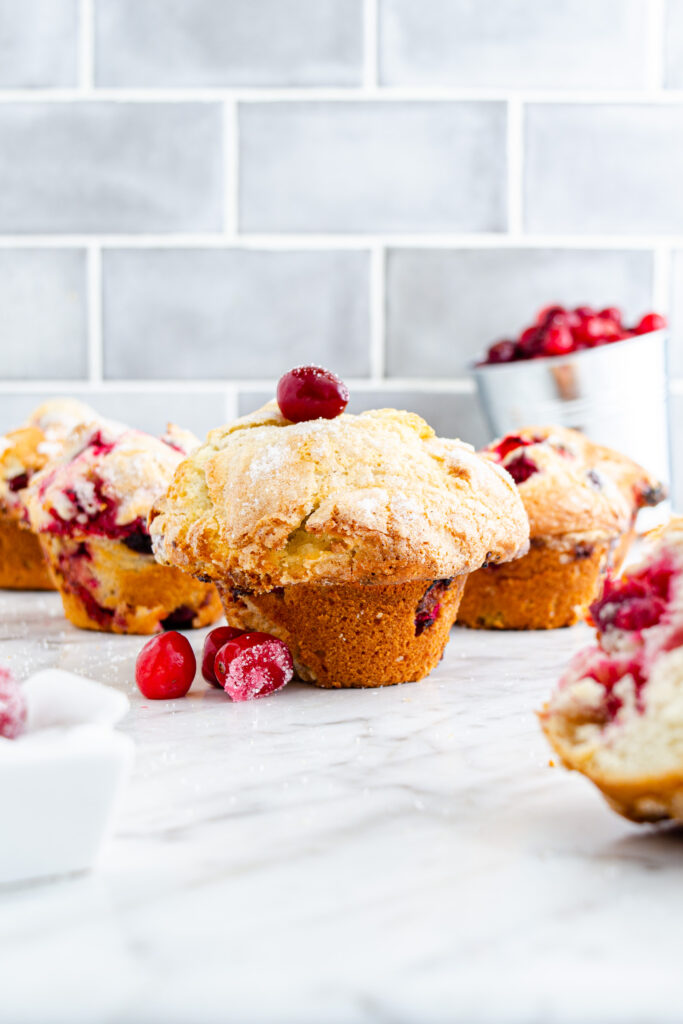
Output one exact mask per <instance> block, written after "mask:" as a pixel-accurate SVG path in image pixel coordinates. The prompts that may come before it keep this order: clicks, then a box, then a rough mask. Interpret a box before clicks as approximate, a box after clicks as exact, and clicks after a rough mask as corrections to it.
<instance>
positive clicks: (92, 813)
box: [0, 669, 134, 883]
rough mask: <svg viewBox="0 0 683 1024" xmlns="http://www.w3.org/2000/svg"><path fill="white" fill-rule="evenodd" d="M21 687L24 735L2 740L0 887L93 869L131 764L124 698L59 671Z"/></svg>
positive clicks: (40, 675) (41, 675) (48, 671)
mask: <svg viewBox="0 0 683 1024" xmlns="http://www.w3.org/2000/svg"><path fill="white" fill-rule="evenodd" d="M23 686H24V693H25V695H26V702H27V705H28V721H27V729H26V732H25V733H24V734H23V735H22V736H20V737H19V738H18V739H15V740H6V739H2V738H0V822H2V827H1V832H2V842H0V883H8V882H18V881H27V880H29V879H39V878H46V877H49V876H53V875H62V874H67V873H72V872H77V871H86V870H88V869H89V868H91V867H92V866H93V864H94V863H95V861H96V859H97V856H98V854H99V852H100V850H101V848H102V844H103V841H104V839H105V838H106V835H107V832H108V830H109V827H110V825H111V821H112V817H113V812H114V809H115V805H116V800H117V797H118V795H119V793H120V790H121V788H122V784H123V782H124V779H125V777H126V775H127V774H128V771H129V770H130V767H131V765H132V762H133V751H134V745H133V742H132V740H131V739H130V738H129V737H128V736H123V735H122V734H121V733H117V732H115V730H114V726H115V725H116V724H117V722H119V721H120V720H121V719H122V718H123V716H124V715H125V714H126V712H127V711H128V707H129V702H128V699H127V697H125V696H124V695H123V694H122V693H119V692H118V691H117V690H113V689H111V688H110V687H107V686H103V685H102V684H101V683H96V682H94V681H93V680H91V679H84V678H83V677H81V676H76V675H73V674H72V673H71V672H64V671H62V670H61V669H46V670H44V671H42V672H38V673H36V674H35V675H34V676H31V677H30V678H29V679H28V680H26V682H25V683H24V684H23Z"/></svg>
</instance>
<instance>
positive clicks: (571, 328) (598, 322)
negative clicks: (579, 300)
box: [481, 305, 666, 365]
mask: <svg viewBox="0 0 683 1024" xmlns="http://www.w3.org/2000/svg"><path fill="white" fill-rule="evenodd" d="M662 327H666V320H665V319H664V317H663V316H660V315H659V313H646V315H645V316H644V317H642V318H641V319H640V320H639V321H638V323H637V324H636V325H635V327H626V326H625V325H624V323H623V320H622V314H621V310H619V309H617V308H616V306H608V307H607V308H606V309H601V310H599V311H597V310H595V309H593V308H592V307H591V306H577V307H576V309H565V307H564V306H557V305H556V306H545V307H544V308H543V309H541V310H540V311H539V313H538V315H537V316H536V320H535V321H534V323H533V324H531V325H530V326H529V327H526V328H525V329H524V330H523V331H522V333H521V334H520V335H519V337H518V338H517V340H516V341H515V340H513V339H511V338H505V339H503V341H497V342H496V343H495V345H491V347H490V348H489V350H488V352H487V353H486V358H485V359H483V360H482V363H481V365H489V364H491V363H511V362H514V361H518V360H523V359H543V358H545V357H546V356H564V355H568V354H569V353H570V352H580V351H581V350H582V349H586V348H597V347H598V346H599V345H609V344H611V343H612V342H615V341H621V340H622V339H624V338H633V337H635V336H636V335H639V334H649V333H650V332H651V331H658V330H660V329H661V328H662Z"/></svg>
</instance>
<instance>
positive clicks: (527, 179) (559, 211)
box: [524, 103, 683, 234]
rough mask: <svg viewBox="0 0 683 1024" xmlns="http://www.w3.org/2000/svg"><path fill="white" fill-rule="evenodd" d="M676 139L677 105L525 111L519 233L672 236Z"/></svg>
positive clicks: (680, 216) (682, 203)
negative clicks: (521, 225) (521, 226)
mask: <svg viewBox="0 0 683 1024" xmlns="http://www.w3.org/2000/svg"><path fill="white" fill-rule="evenodd" d="M682 133H683V106H680V105H677V104H668V105H660V106H657V105H654V104H649V103H643V104H631V103H627V104H604V103H598V104H552V103H549V104H530V105H529V106H528V107H527V108H526V131H525V164H524V209H525V217H524V219H525V227H526V229H527V230H528V231H532V232H534V231H536V232H566V233H568V234H582V233H584V234H585V233H598V232H604V233H610V234H628V233H639V232H644V233H651V232H658V233H661V234H670V233H677V232H678V233H680V232H681V231H683V190H682V189H681V178H682V177H683V147H681V145H680V138H681V134H682Z"/></svg>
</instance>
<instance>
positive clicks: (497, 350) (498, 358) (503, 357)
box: [486, 338, 516, 363]
mask: <svg viewBox="0 0 683 1024" xmlns="http://www.w3.org/2000/svg"><path fill="white" fill-rule="evenodd" d="M515 352H516V345H515V343H514V341H510V340H509V339H507V338H506V339H504V340H503V341H497V342H496V344H495V345H491V347H490V349H489V350H488V352H487V354H486V362H487V363H510V362H512V360H513V359H514V358H515Z"/></svg>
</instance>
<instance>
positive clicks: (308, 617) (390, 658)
mask: <svg viewBox="0 0 683 1024" xmlns="http://www.w3.org/2000/svg"><path fill="white" fill-rule="evenodd" d="M434 582H437V583H438V582H440V581H434ZM443 582H444V583H445V584H446V585H447V586H446V589H443V588H441V587H439V590H438V592H437V591H436V590H433V591H431V593H432V595H436V594H437V593H438V597H436V598H435V600H436V601H437V604H438V613H437V609H436V608H434V614H435V615H436V617H435V618H434V621H432V622H431V623H430V624H428V625H423V624H422V622H416V615H419V614H420V609H424V608H425V594H426V592H427V591H428V590H430V587H431V586H432V584H430V582H429V581H428V580H420V581H417V582H415V581H414V582H411V583H397V584H361V583H350V584H340V585H326V584H319V583H301V584H297V585H295V586H290V587H283V588H281V589H278V590H273V591H271V592H270V593H267V594H245V593H243V592H242V591H239V590H234V589H231V588H230V587H228V586H225V585H221V584H217V587H218V592H219V594H220V595H221V600H222V602H223V608H224V609H225V617H226V619H227V621H228V623H229V625H231V626H236V627H237V628H239V629H249V630H262V631H263V632H266V633H272V634H273V635H274V636H277V637H279V638H280V639H281V640H283V641H284V642H285V643H286V644H287V646H288V647H289V649H290V651H291V654H292V657H293V659H294V665H295V667H296V671H297V674H298V676H299V678H300V679H303V680H304V681H305V682H311V683H315V685H316V686H321V687H325V688H333V689H340V688H346V687H376V686H392V685H394V684H395V683H407V682H416V681H417V680H418V679H423V678H424V677H425V676H426V675H428V674H429V673H430V672H431V671H432V669H433V668H434V667H435V666H436V665H437V664H438V663H439V661H440V660H441V657H442V655H443V650H444V647H445V646H446V644H447V642H448V636H449V632H450V628H451V626H452V625H453V623H454V622H455V618H456V615H457V613H458V605H459V604H460V598H461V596H462V590H463V587H464V583H465V577H464V576H460V577H456V578H455V579H453V580H452V581H443ZM429 603H430V599H429V598H427V604H429Z"/></svg>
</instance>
